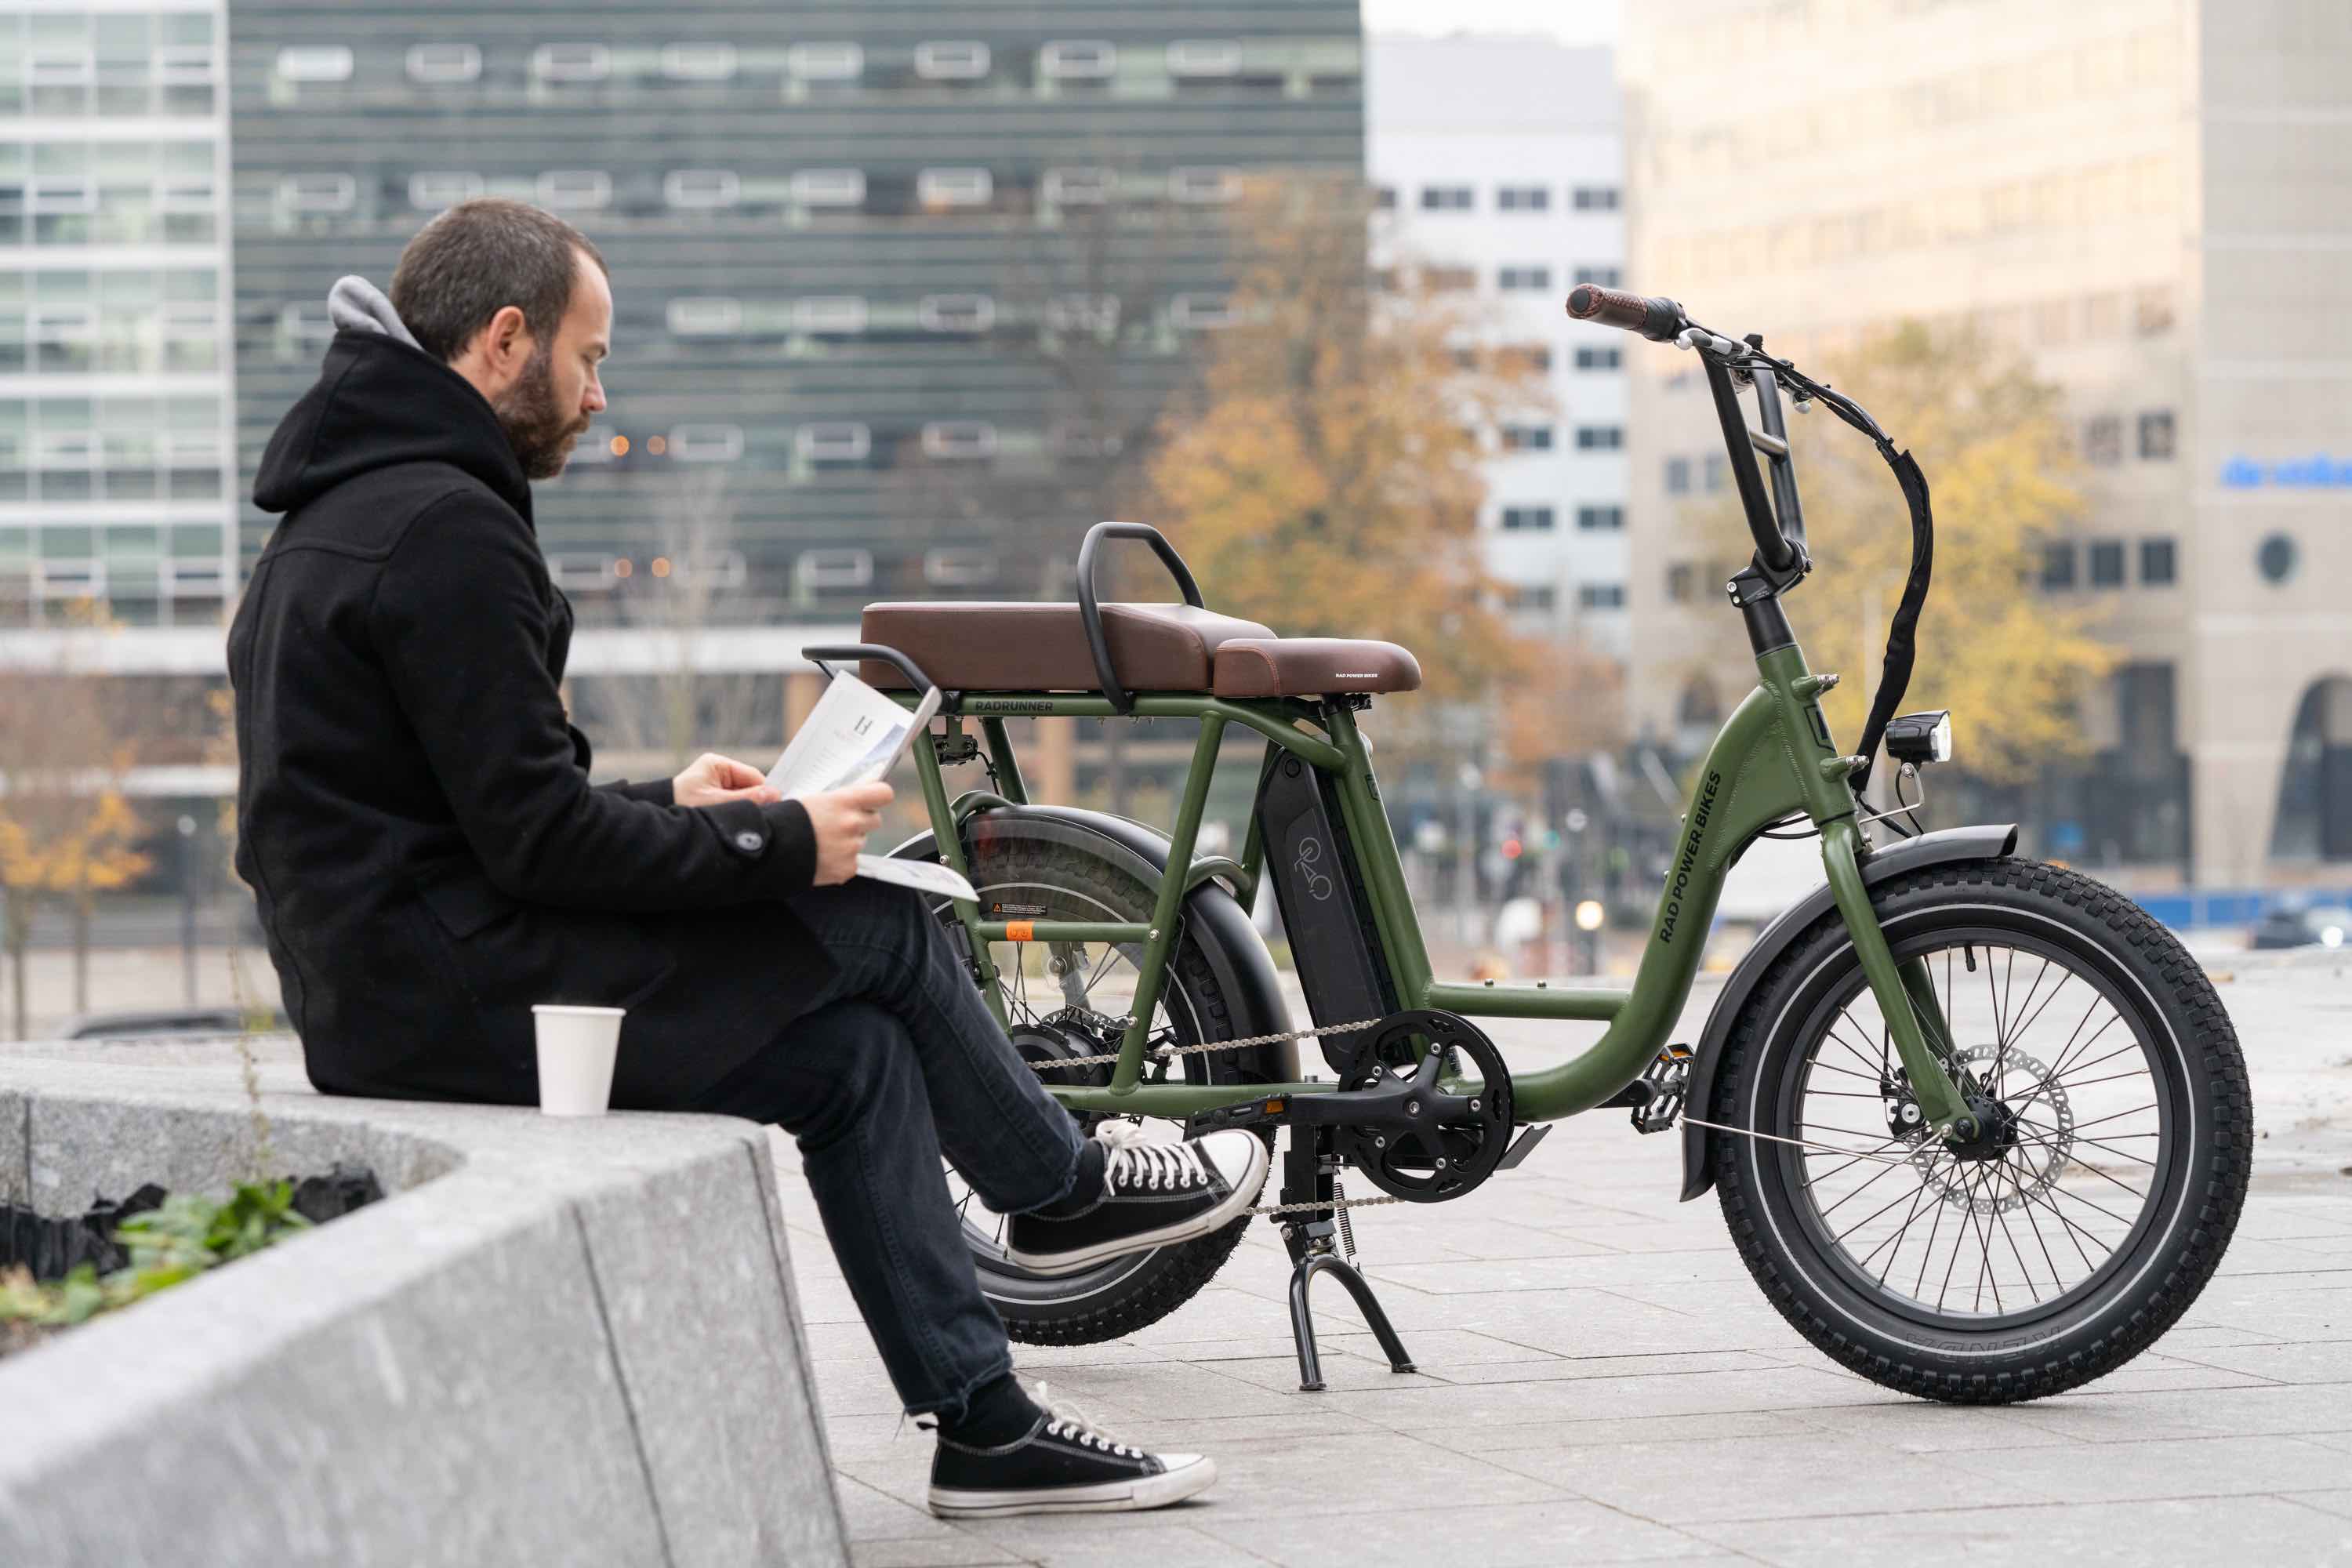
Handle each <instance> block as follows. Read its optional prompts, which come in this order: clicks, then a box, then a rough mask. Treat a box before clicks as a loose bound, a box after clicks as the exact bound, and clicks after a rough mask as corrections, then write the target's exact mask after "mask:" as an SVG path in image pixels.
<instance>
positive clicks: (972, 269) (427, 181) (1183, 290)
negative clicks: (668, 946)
mask: <svg viewBox="0 0 2352 1568" xmlns="http://www.w3.org/2000/svg"><path fill="white" fill-rule="evenodd" d="M232 23H233V42H234V47H233V50H232V60H231V79H232V81H233V88H234V94H235V126H234V129H235V137H236V226H237V245H238V257H237V276H236V299H237V329H238V332H237V355H238V362H239V363H238V395H239V409H240V413H239V420H238V437H239V449H240V456H241V458H242V467H243V470H244V472H245V474H246V475H247V477H248V479H249V476H250V473H251V470H252V466H253V463H254V461H255V460H256V458H257V457H258V455H259V452H260V449H261V445H262V443H263V441H264V440H265V439H266V438H267V437H268V432H269V429H270V427H271V426H273V425H274V424H275V423H276V421H277V420H278V417H279V416H280V415H281V414H282V413H283V412H284V410H285V408H286V406H287V405H288V404H289V402H290V401H291V400H292V398H293V397H294V396H295V395H297V394H298V393H299V391H300V390H301V388H302V387H303V386H304V385H306V384H308V383H309V381H310V379H311V377H312V375H313V374H314V373H315V370H316V367H317V363H318V359H319V353H320V349H321V347H322V345H323V343H324V342H325V340H326V339H327V338H328V337H329V336H330V335H331V328H330V327H329V325H328V322H327V320H326V314H325V300H326V293H327V289H328V287H329V285H330V284H331V283H332V282H333V281H334V279H336V278H337V277H338V276H340V275H341V274H343V273H346V272H360V273H364V274H366V275H368V276H370V277H372V278H373V279H376V280H377V281H378V282H379V283H384V282H388V281H389V275H390V273H391V270H392V267H393V263H394V258H396V257H397V256H398V254H399V252H400V248H401V247H402V245H403V244H404V243H405V242H406V240H407V239H408V237H410V236H411V235H413V234H414V233H415V231H416V230H417V228H418V227H420V226H422V225H423V224H424V223H425V221H426V220H427V219H429V218H430V217H431V216H433V215H434V214H435V213H436V212H437V211H439V210H440V209H442V208H444V207H446V206H448V205H452V204H453V203H456V202H457V201H460V200H463V199H465V198H467V197H468V196H473V195H484V194H488V195H509V196H515V197H519V198H520V199H523V200H526V201H531V202H536V203H539V204H540V205H544V206H546V207H549V208H550V209H551V210H554V211H556V212H558V213H560V214H562V216H566V217H568V218H570V219H571V220H572V221H573V222H574V223H576V224H578V225H579V226H580V227H581V228H582V229H583V230H584V231H585V232H586V233H587V234H588V235H589V236H590V237H592V238H593V239H594V240H595V242H596V243H597V245H598V246H599V247H601V248H602V249H603V251H604V256H605V258H606V260H607V261H608V262H609V264H610V266H611V269H612V273H613V279H614V296H615V302H616V304H615V319H614V356H613V360H612V363H611V365H610V368H609V370H608V371H607V373H606V376H605V382H606V386H607V390H608V393H609V395H610V396H611V399H612V406H611V408H610V410H609V412H608V413H607V414H606V416H604V422H603V423H602V424H601V425H600V426H598V427H597V428H595V429H594V430H593V431H591V432H590V433H589V436H588V437H586V438H584V439H583V442H582V444H581V447H580V448H579V451H578V454H577V456H576V457H575V458H574V466H573V469H572V472H571V473H570V474H568V475H566V476H565V477H564V478H563V479H562V480H561V481H559V482H557V483H555V484H553V485H551V486H548V487H545V489H544V493H543V497H542V500H541V504H540V508H539V529H540V533H541V539H542V541H543V542H544V544H545V548H546V549H547V552H548V554H549V557H550V560H551V563H552V564H553V566H554V568H555V572H556V575H557V578H558V580H559V581H560V582H561V583H562V585H563V587H564V588H565V590H566V591H567V592H568V593H569V594H570V595H572V599H573V601H574V603H575V604H576V605H578V606H579V608H580V612H581V616H582V619H583V624H586V625H590V626H593V625H595V624H597V623H598V622H600V621H603V622H607V623H610V622H614V621H623V620H628V619H632V618H636V616H633V613H632V606H631V604H630V601H632V600H633V599H634V600H637V601H639V602H640V603H639V604H638V605H637V606H636V610H637V612H639V613H640V614H642V613H643V612H645V611H646V609H647V608H648V607H647V606H645V605H643V604H642V601H643V600H644V599H645V598H646V597H647V596H649V595H664V594H669V593H674V592H675V591H676V590H677V589H678V588H679V587H681V586H688V585H689V584H687V583H686V582H685V579H687V578H688V577H694V578H696V579H698V583H697V584H691V585H693V586H698V587H700V588H705V589H713V590H718V591H719V592H721V593H722V594H723V595H725V597H724V605H725V608H724V611H723V613H722V615H721V618H723V619H724V620H727V621H730V622H735V621H751V622H772V621H774V620H777V619H779V618H789V619H795V620H802V621H808V620H818V621H832V622H836V623H838V622H845V621H848V620H851V619H854V617H855V616H856V611H857V609H858V608H859V606H861V605H864V604H865V603H866V602H867V601H868V600H871V599H877V598H890V597H919V596H925V595H964V596H971V595H982V596H993V597H1012V598H1032V597H1037V596H1041V595H1061V594H1063V593H1066V592H1067V591H1068V586H1069V579H1068V574H1069V567H1070V563H1071V561H1072V558H1073V557H1074V555H1075V552H1076V544H1077V541H1078V537H1079V534H1080V533H1081V531H1083V530H1084V529H1085V527H1086V526H1087V525H1088V524H1089V523H1091V522H1094V521H1098V520H1099V519H1100V518H1102V517H1105V516H1108V515H1110V513H1109V512H1108V510H1104V509H1105V506H1106V504H1107V502H1108V500H1109V498H1110V496H1111V495H1112V494H1113V493H1114V492H1115V490H1116V480H1117V479H1118V474H1119V470H1120V461H1119V459H1120V458H1121V455H1122V452H1123V450H1124V449H1125V448H1126V447H1128V446H1129V444H1131V443H1132V442H1133V441H1134V439H1135V437H1137V435H1138V434H1139V432H1140V431H1142V430H1144V429H1148V427H1149V426H1150V422H1151V420H1152V419H1153V417H1154V416H1155V415H1156V413H1157V411H1158V408H1159V405H1160V400H1161V398H1162V397H1163V396H1164V395H1165V394H1166V393H1167V391H1168V390H1169V389H1170V388H1171V386H1172V385H1173V384H1175V383H1176V381H1177V379H1178V377H1179V376H1180V374H1181V369H1182V366H1183V363H1184V350H1185V348H1186V346H1187V344H1188V342H1191V341H1192V340H1193V339H1194V338H1195V337H1196V336H1197V335H1198V334H1201V333H1203V332H1209V331H1216V330H1218V329H1219V328H1221V327H1222V326H1223V325H1224V324H1225V322H1226V321H1227V311H1226V302H1225V293H1226V289H1228V288H1229V286H1230V284H1231V282H1232V280H1233V267H1232V261H1231V257H1230V248H1229V247H1228V245H1227V243H1226V241H1227V225H1228V219H1229V215H1228V212H1227V205H1228V204H1229V203H1231V202H1233V201H1234V199H1235V197H1236V196H1237V195H1239V192H1240V189H1241V183H1242V181H1243V179H1244V177H1245V176H1246V175H1247V174H1250V173H1252V172H1254V171H1260V170H1264V169H1266V168H1268V167H1275V166H1279V167H1286V168H1320V169H1335V168H1336V169H1357V168H1360V167H1361V164H1362V159H1363V132H1362V81H1361V75H1362V73H1361V49H1360V38H1359V34H1358V24H1357V15H1356V6H1355V5H1354V3H1353V0H1288V3H1286V4H1283V5H1188V6H1181V7H1171V6H1168V5H1160V4H1154V3H1146V0H1104V3H1098V4H1092V5H1085V6H1071V5H1028V6H1018V7H993V8H984V9H975V8H973V7H970V6H964V5H950V4H937V5H890V6H887V7H879V6H850V7H843V6H834V5H731V6H728V7H724V8H719V7H711V6H696V5H687V6H680V5H660V4H651V3H646V4H622V5H598V6H594V7H585V8H583V7H581V6H578V5H553V4H514V3H507V4H487V5H485V4H454V3H449V0H404V3H400V4H380V5H368V6H364V7H360V6H341V5H318V4H315V3H314V0H236V5H234V7H233V16H232ZM268 521H269V520H268V519H267V518H265V517H263V516H261V515H260V514H258V513H252V512H248V513H247V518H246V524H245V549H246V552H247V556H248V557H250V555H251V553H252V552H254V551H256V550H257V548H258V546H259V542H260V540H261V538H262V537H263V535H264V533H265V531H266V530H267V528H268ZM657 562H658V563H660V564H658V565H657V564H656V563H657ZM652 613H653V615H654V616H655V618H656V619H659V618H661V616H660V612H659V610H658V609H654V610H653V611H652Z"/></svg>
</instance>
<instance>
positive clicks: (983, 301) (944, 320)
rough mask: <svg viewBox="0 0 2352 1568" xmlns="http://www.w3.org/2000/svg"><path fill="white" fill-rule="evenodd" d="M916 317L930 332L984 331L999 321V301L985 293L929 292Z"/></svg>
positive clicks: (918, 307) (918, 308) (916, 311)
mask: <svg viewBox="0 0 2352 1568" xmlns="http://www.w3.org/2000/svg"><path fill="white" fill-rule="evenodd" d="M915 319H916V321H919V322H920V323H921V324H922V328H923V330H924V331H927V332H984V331H988V329H989V328H991V327H992V326H994V325H995V324H996V301H995V300H992V299H990V298H989V297H988V296H987V295H985V294H926V295H924V296H923V298H922V302H921V303H920V304H919V305H917V306H916V307H915Z"/></svg>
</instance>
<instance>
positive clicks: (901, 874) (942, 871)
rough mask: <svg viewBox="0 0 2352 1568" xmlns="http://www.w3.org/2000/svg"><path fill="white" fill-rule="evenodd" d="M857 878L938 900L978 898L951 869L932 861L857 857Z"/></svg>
mask: <svg viewBox="0 0 2352 1568" xmlns="http://www.w3.org/2000/svg"><path fill="white" fill-rule="evenodd" d="M857 874H858V875H859V876H861V877H871V878H872V879H874V880H876V881H877V882H890V883H895V884H896V885H898V887H901V888H912V889H915V890H916V891H917V892H919V893H928V894H929V895H930V896H931V897H933V898H937V899H971V900H974V901H977V900H979V898H980V895H979V894H978V893H976V892H974V891H973V890H972V886H971V883H970V882H967V881H965V880H964V879H963V878H961V876H958V875H957V874H956V872H955V870H954V869H953V868H951V867H947V866H942V865H940V864H939V863H938V862H937V861H933V860H896V859H893V858H890V857H889V856H887V855H860V856H859V857H858V858H857Z"/></svg>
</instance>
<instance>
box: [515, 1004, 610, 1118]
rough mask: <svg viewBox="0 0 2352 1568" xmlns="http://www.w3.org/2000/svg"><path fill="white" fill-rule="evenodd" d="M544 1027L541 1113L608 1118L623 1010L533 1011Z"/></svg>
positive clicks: (549, 1007) (553, 1007)
mask: <svg viewBox="0 0 2352 1568" xmlns="http://www.w3.org/2000/svg"><path fill="white" fill-rule="evenodd" d="M530 1011H531V1021H532V1022H533V1023H534V1024H535V1025H537V1026H538V1029H539V1109H540V1110H541V1112H543V1113H544V1114H546V1115H549V1116H602V1115H604V1112H605V1111H606V1110H610V1109H611V1108H612V1104H613V1058H614V1057H616V1056H618V1055H619V1054H620V1049H621V1018H622V1016H623V1014H624V1012H625V1009H623V1008H619V1007H571V1006H566V1005H562V1003H556V1002H541V1003H539V1004H537V1005H534V1006H533V1007H532V1008H531V1010H530Z"/></svg>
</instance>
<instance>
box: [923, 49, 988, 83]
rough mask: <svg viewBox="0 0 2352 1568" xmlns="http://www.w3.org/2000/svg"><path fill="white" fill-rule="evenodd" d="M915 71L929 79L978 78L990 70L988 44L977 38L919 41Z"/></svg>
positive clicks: (957, 79) (971, 79) (962, 79)
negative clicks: (930, 41)
mask: <svg viewBox="0 0 2352 1568" xmlns="http://www.w3.org/2000/svg"><path fill="white" fill-rule="evenodd" d="M915 74H916V75H917V76H919V77H921V78H922V79H925V80H926V81H977V80H979V79H981V78H982V77H984V76H986V75H987V74H988V46H987V45H986V44H983V43H982V42H980V41H979V40H978V39H974V38H958V39H955V40H953V41H952V42H938V43H928V44H917V45H916V46H915Z"/></svg>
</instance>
